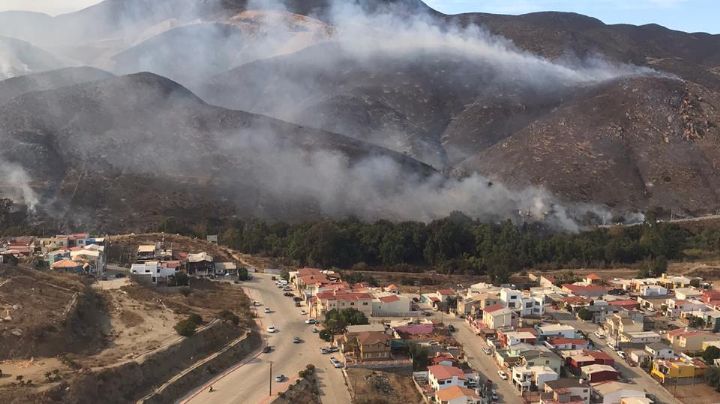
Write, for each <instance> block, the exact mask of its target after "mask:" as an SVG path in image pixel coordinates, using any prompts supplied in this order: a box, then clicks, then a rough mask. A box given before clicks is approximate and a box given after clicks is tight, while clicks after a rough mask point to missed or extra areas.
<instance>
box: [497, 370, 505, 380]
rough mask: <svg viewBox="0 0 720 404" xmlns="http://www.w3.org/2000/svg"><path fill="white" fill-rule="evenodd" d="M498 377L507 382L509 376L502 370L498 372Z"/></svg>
mask: <svg viewBox="0 0 720 404" xmlns="http://www.w3.org/2000/svg"><path fill="white" fill-rule="evenodd" d="M498 376H500V378H501V379H503V380H507V375H506V374H505V372H503V371H502V370H498Z"/></svg>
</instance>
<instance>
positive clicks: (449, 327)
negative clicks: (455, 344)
mask: <svg viewBox="0 0 720 404" xmlns="http://www.w3.org/2000/svg"><path fill="white" fill-rule="evenodd" d="M448 331H450V332H455V326H454V325H452V324H450V325H448Z"/></svg>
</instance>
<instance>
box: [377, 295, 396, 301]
mask: <svg viewBox="0 0 720 404" xmlns="http://www.w3.org/2000/svg"><path fill="white" fill-rule="evenodd" d="M379 300H380V301H381V302H383V303H392V302H397V301H398V300H400V298H399V297H398V296H396V295H392V296H383V297H380V298H379Z"/></svg>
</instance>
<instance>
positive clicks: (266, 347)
mask: <svg viewBox="0 0 720 404" xmlns="http://www.w3.org/2000/svg"><path fill="white" fill-rule="evenodd" d="M270 351H272V347H271V346H270V345H265V346H264V347H263V349H262V353H270Z"/></svg>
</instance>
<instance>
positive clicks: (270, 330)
mask: <svg viewBox="0 0 720 404" xmlns="http://www.w3.org/2000/svg"><path fill="white" fill-rule="evenodd" d="M267 332H269V333H270V334H272V333H276V332H277V328H275V326H274V325H271V326H269V327H268V328H267Z"/></svg>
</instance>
